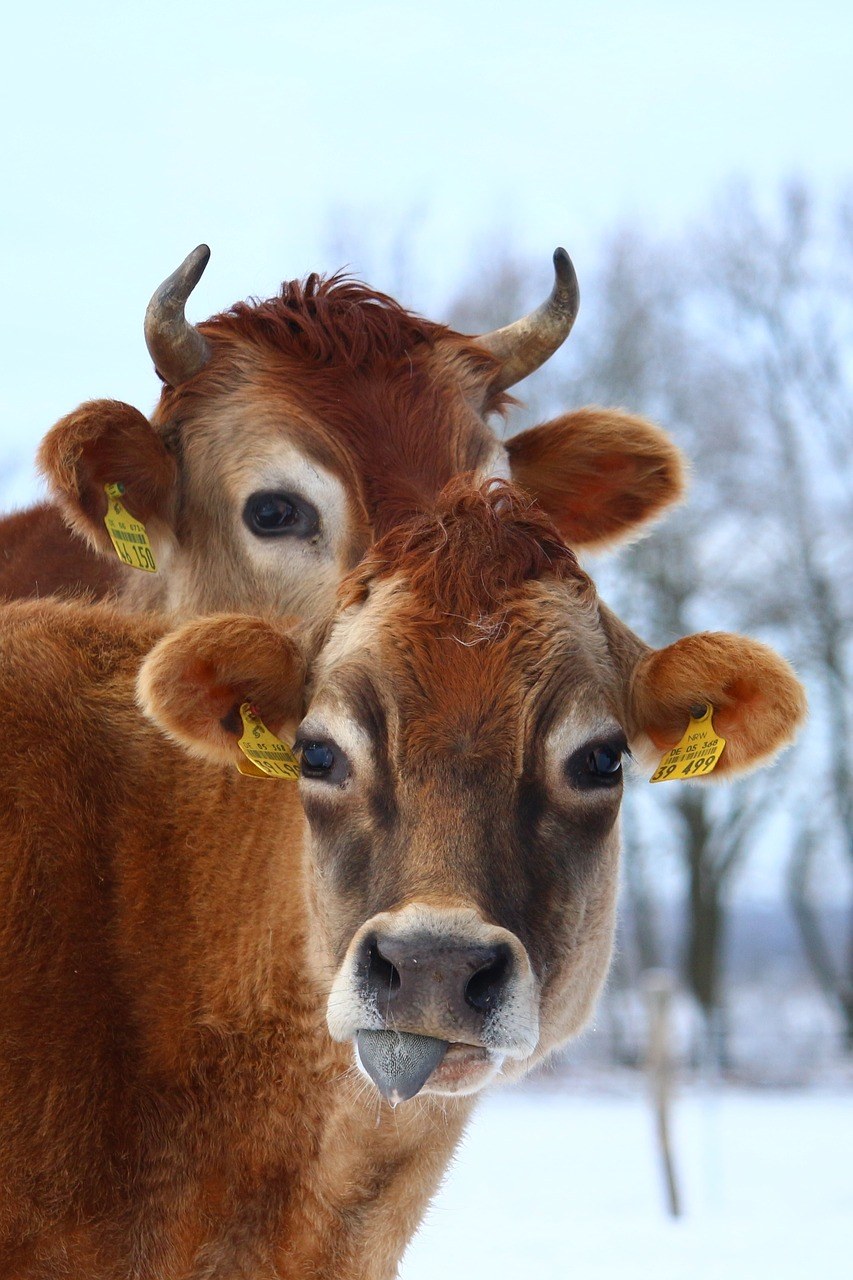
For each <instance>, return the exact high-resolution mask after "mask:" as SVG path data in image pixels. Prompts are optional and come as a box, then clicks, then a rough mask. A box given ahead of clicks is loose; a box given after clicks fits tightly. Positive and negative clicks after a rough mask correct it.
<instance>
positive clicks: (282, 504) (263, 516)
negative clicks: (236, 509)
mask: <svg viewBox="0 0 853 1280" xmlns="http://www.w3.org/2000/svg"><path fill="white" fill-rule="evenodd" d="M243 523H244V524H245V525H246V527H247V528H248V529H250V530H251V531H252V533H254V534H255V535H256V536H257V537H259V538H275V537H280V536H281V535H282V534H290V535H291V536H292V537H297V538H310V537H312V536H313V535H314V534H315V533H316V532H317V530H318V529H319V527H320V517H319V515H318V514H317V508H316V507H315V506H313V505H312V504H311V503H310V502H306V501H305V499H304V498H300V497H298V496H297V495H296V494H294V493H276V492H272V491H269V492H267V491H263V492H260V493H253V494H251V496H250V497H249V498H248V499H247V501H246V505H245V507H244V508H243Z"/></svg>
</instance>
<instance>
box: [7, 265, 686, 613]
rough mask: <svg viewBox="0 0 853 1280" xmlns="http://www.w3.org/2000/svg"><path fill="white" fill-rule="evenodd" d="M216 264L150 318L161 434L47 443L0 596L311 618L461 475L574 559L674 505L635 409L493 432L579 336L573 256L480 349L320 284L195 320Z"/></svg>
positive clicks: (678, 474)
mask: <svg viewBox="0 0 853 1280" xmlns="http://www.w3.org/2000/svg"><path fill="white" fill-rule="evenodd" d="M208 256H209V251H208V250H207V248H206V247H205V246H200V247H199V248H198V249H196V250H195V251H194V252H193V253H191V254H190V255H189V256H188V258H187V259H186V260H185V261H184V263H183V264H182V265H181V267H179V268H178V270H177V271H176V272H174V273H173V275H172V276H170V277H169V278H168V280H166V281H165V282H164V284H163V285H162V286H161V287H160V288H159V289H158V290H157V292H156V293H155V295H154V297H153V299H152V301H151V304H150V305H149V308H148V313H147V316H146V338H147V342H148V347H149V351H150V353H151V355H152V358H153V360H154V363H155V366H156V368H157V370H158V372H159V374H160V376H161V377H162V379H163V382H164V385H163V390H162V393H161V397H160V402H159V404H158V406H157V408H156V410H155V412H154V414H153V416H152V419H151V421H150V422H149V421H148V419H146V418H145V417H144V416H143V415H142V414H141V413H139V411H138V410H136V409H134V408H132V407H131V406H130V405H127V404H122V403H119V402H116V401H109V400H100V401H93V402H90V403H87V404H84V405H82V406H81V407H80V408H79V409H77V410H76V411H75V412H74V413H72V414H70V415H69V416H68V417H67V418H65V419H63V420H62V421H61V422H60V423H58V424H57V426H56V427H54V428H53V430H52V431H51V432H50V433H49V434H48V436H47V437H46V439H45V441H44V443H43V445H42V447H41V450H40V454H39V460H40V466H41V469H42V471H43V473H44V475H45V476H46V478H47V481H48V484H49V487H50V491H51V495H52V498H53V502H54V504H55V505H53V506H51V505H48V506H41V507H37V508H34V509H33V510H32V511H30V512H24V513H19V514H17V515H15V516H13V517H9V518H7V520H6V521H5V522H0V597H3V596H6V597H7V598H8V597H12V596H22V595H31V594H37V595H45V594H49V593H50V592H51V591H55V590H65V591H68V590H73V589H75V588H80V587H84V588H87V589H88V590H89V591H90V592H91V593H92V594H94V595H101V594H103V593H104V591H106V590H108V589H110V588H112V589H113V590H115V591H117V592H118V595H119V598H120V600H121V603H122V606H123V607H125V608H130V609H139V608H156V609H159V610H164V611H167V612H169V613H170V614H171V615H172V616H181V615H184V616H186V615H191V614H198V613H209V612H213V611H215V610H218V609H229V608H241V609H247V610H258V611H261V612H267V611H274V612H280V613H311V614H312V615H314V616H316V615H319V614H322V613H323V612H324V611H325V610H326V609H328V608H329V607H330V605H331V602H332V599H333V596H334V591H335V588H336V586H337V583H338V582H339V581H340V579H341V577H342V575H343V574H344V573H345V572H346V571H347V570H348V569H350V568H352V567H353V566H354V565H355V564H356V563H357V562H358V560H359V559H360V557H361V556H362V554H363V553H364V551H365V549H366V548H367V546H368V545H369V544H370V542H371V540H372V539H373V537H375V536H376V535H377V534H380V535H381V533H382V532H383V531H384V530H385V529H387V528H389V527H390V525H391V524H393V523H394V522H395V521H396V520H398V519H399V517H400V515H401V514H405V513H408V512H411V511H413V510H417V509H419V508H421V507H423V506H425V505H426V506H429V504H430V503H431V502H432V501H433V500H434V499H435V497H436V495H437V494H438V492H439V491H440V489H441V488H442V486H443V485H444V484H445V483H446V482H447V481H448V480H449V479H450V478H451V477H452V476H454V475H456V474H458V473H460V472H467V471H475V472H477V473H478V474H479V475H480V476H481V477H482V478H484V479H485V478H488V477H492V476H496V477H503V478H507V477H510V476H511V477H512V479H513V480H515V481H517V482H518V483H519V484H521V485H522V486H523V487H524V488H525V489H526V490H527V491H528V492H529V493H530V494H531V495H532V496H533V497H535V498H536V499H537V500H538V501H539V503H540V505H541V506H542V507H543V509H544V510H545V511H547V512H548V514H549V515H550V516H551V518H552V519H553V520H554V522H555V523H556V525H557V526H558V528H559V529H560V531H561V533H562V534H563V536H564V537H565V538H566V539H567V541H568V542H569V543H570V545H572V546H574V547H576V548H578V549H583V548H596V547H602V546H606V545H610V544H613V543H615V542H618V541H619V540H620V539H624V538H625V537H628V536H631V535H633V534H634V533H635V532H636V531H637V530H638V529H639V528H641V527H642V526H643V525H644V524H645V523H647V522H648V521H649V520H651V519H653V518H655V517H656V516H658V515H659V514H660V513H661V512H662V511H663V510H664V509H665V508H666V507H667V506H669V505H670V504H671V503H673V502H675V501H677V500H678V499H679V498H680V496H681V494H682V489H683V476H682V466H681V461H680V457H679V454H678V451H677V449H676V448H675V447H674V446H673V445H672V443H671V442H670V441H669V440H668V439H667V437H666V436H665V435H664V433H663V432H661V431H660V430H658V429H657V428H656V427H654V426H652V425H651V424H650V423H648V422H645V421H644V420H643V419H641V418H637V417H634V416H632V415H630V414H627V413H622V412H619V411H616V410H607V409H597V408H587V409H580V410H577V411H575V412H573V413H568V414H566V415H564V416H563V417H560V418H557V419H555V420H554V421H552V422H547V423H544V424H542V425H540V426H537V427H533V428H531V429H530V430H528V431H525V432H522V433H521V434H520V435H517V436H515V437H513V438H512V439H511V440H509V441H508V442H507V443H506V444H503V443H501V442H500V441H499V440H498V438H497V437H496V435H495V433H494V431H493V430H492V428H491V427H490V426H489V425H488V420H489V418H490V417H493V416H494V415H498V416H499V415H501V414H502V413H503V412H504V411H505V410H506V408H507V406H508V404H509V403H510V398H509V396H508V392H509V389H510V388H511V387H513V386H514V385H516V384H517V383H518V382H520V381H521V380H522V379H524V378H525V377H527V376H528V375H529V374H530V373H532V372H533V371H534V370H535V369H537V368H538V367H539V366H540V365H541V364H542V363H543V362H544V361H545V360H546V359H548V357H549V356H550V355H551V354H552V353H553V352H554V351H555V350H556V349H557V348H558V347H559V346H560V344H561V343H562V342H563V341H564V339H565V338H566V337H567V335H568V333H569V331H570V330H571V327H572V324H573V322H574V318H575V314H576V312H577V309H578V288H577V280H576V277H575V273H574V269H573V267H572V264H571V262H570V260H569V257H568V255H567V254H566V253H565V252H564V251H563V250H558V251H557V252H556V254H555V255H554V263H555V272H556V276H555V284H554V288H553V291H552V293H551V296H550V298H549V299H548V300H547V301H546V302H545V303H544V304H543V305H542V306H541V307H540V308H538V310H536V311H535V312H533V313H532V314H531V315H530V316H526V317H524V318H523V319H521V320H519V321H516V322H515V323H514V324H510V325H508V326H506V328H504V329H500V330H498V331H496V332H494V333H488V334H482V335H480V336H479V337H475V338H467V337H463V336H462V335H460V334H458V333H454V332H453V331H452V330H450V329H447V328H446V327H444V326H443V325H440V324H434V323H432V322H430V321H427V320H423V319H421V318H419V317H417V316H414V315H412V314H411V313H409V312H407V311H405V310H404V309H403V308H402V307H400V306H399V305H398V304H397V303H395V302H393V301H392V300H391V299H390V298H387V297H385V296H384V295H382V294H380V293H376V292H374V291H373V290H371V289H368V288H367V287H366V286H364V285H361V284H357V283H355V282H354V281H351V280H348V279H346V278H341V277H333V278H332V279H328V280H323V279H320V278H319V277H318V276H316V275H312V276H310V277H309V278H308V279H307V280H306V281H305V282H304V283H299V282H292V283H290V284H286V285H284V286H283V287H282V291H281V293H280V295H279V296H278V297H275V298H272V299H270V300H268V301H266V302H258V303H248V302H247V303H238V304H237V305H236V306H234V307H232V308H231V310H230V311H226V312H224V313H222V314H219V315H215V316H213V317H212V318H211V319H210V320H208V321H206V322H204V323H202V324H200V325H198V326H192V325H190V324H188V323H187V320H186V317H185V314H184V308H185V305H186V301H187V299H188V297H189V295H190V292H191V291H192V289H193V287H194V286H195V284H196V283H197V282H198V280H199V278H200V276H201V274H202V271H203V270H204V268H205V265H206V263H207V260H208ZM108 484H109V485H112V484H119V485H121V486H122V487H123V489H124V493H123V496H122V502H123V504H124V506H125V507H126V509H127V511H128V512H129V513H130V515H131V516H133V517H136V518H137V519H139V520H141V521H142V522H143V523H144V525H145V526H146V528H147V532H148V536H149V538H150V541H151V543H152V545H153V555H154V559H155V561H156V564H157V567H158V572H157V573H151V574H146V573H140V572H138V571H137V570H135V569H132V568H128V567H126V566H125V565H123V564H121V563H120V562H119V560H118V558H117V557H116V554H115V552H114V550H113V547H112V545H111V543H110V540H109V537H108V534H107V531H106V529H105V527H104V515H105V513H106V510H107V495H106V492H105V485H108ZM57 509H58V510H57ZM58 512H61V513H62V516H63V517H64V519H65V521H66V522H67V524H68V525H69V527H70V529H72V530H74V531H75V533H76V534H79V535H81V536H80V537H79V538H77V537H74V536H73V534H71V533H65V531H64V530H63V529H62V527H61V524H60V519H59V514H58ZM83 539H85V541H83Z"/></svg>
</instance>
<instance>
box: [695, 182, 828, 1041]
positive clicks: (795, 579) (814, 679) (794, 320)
mask: <svg viewBox="0 0 853 1280" xmlns="http://www.w3.org/2000/svg"><path fill="white" fill-rule="evenodd" d="M720 223H721V226H722V227H723V229H722V230H717V231H716V232H715V234H714V235H713V236H711V237H709V238H708V244H709V245H710V246H711V251H712V253H713V257H714V259H715V261H716V263H717V264H718V268H719V270H718V273H717V275H716V279H715V282H714V285H715V289H716V292H717V294H718V296H719V297H720V299H721V301H722V303H723V306H724V312H723V315H724V317H725V321H726V324H727V326H728V329H729V333H730V335H731V337H732V338H733V339H736V340H737V341H738V342H739V343H740V344H741V347H740V349H741V351H742V352H743V353H745V357H744V356H743V355H742V356H741V359H742V360H744V358H745V362H746V363H748V368H749V371H750V376H751V384H752V403H753V407H754V411H755V413H756V415H757V416H758V417H759V418H760V421H761V423H762V425H763V428H764V432H765V434H766V436H767V437H768V438H769V439H771V440H772V441H773V444H774V455H775V456H774V459H773V469H774V470H775V476H774V475H773V474H772V473H770V474H769V475H768V479H769V480H770V484H771V487H772V491H773V492H775V493H776V494H777V495H778V500H779V502H780V504H782V505H783V509H784V520H783V521H782V522H781V527H780V529H779V530H778V534H779V541H778V544H777V557H776V558H777V580H776V582H775V583H774V589H773V592H772V600H768V599H762V598H760V597H759V598H758V599H757V600H756V601H755V604H756V605H757V607H758V610H759V611H763V612H764V615H765V618H771V619H772V618H773V617H774V615H776V616H777V617H778V615H779V614H780V613H781V614H783V615H784V616H785V617H786V618H787V619H788V620H790V619H791V618H792V617H796V618H798V626H797V627H796V628H794V629H793V632H792V640H793V641H794V643H795V645H796V657H797V660H798V663H799V664H800V666H801V669H802V670H803V671H804V672H805V673H806V674H807V676H808V679H809V683H810V687H811V692H812V700H813V704H814V708H813V709H814V713H815V721H816V724H817V725H818V727H819V732H817V733H813V734H812V735H811V739H810V742H809V751H808V755H806V753H805V752H801V753H800V758H801V761H802V773H801V776H802V778H803V780H804V783H805V788H806V792H805V795H804V803H803V808H802V811H801V814H800V821H799V823H798V829H797V833H796V838H795V841H794V845H793V850H792V854H791V866H790V874H789V879H788V884H789V892H790V897H791V902H792V906H793V910H794V913H795V916H796V919H797V921H798V924H799V926H800V932H801V937H802V940H803V944H804V948H805V951H806V954H807V956H808V958H809V961H810V963H811V965H812V968H813V971H814V973H815V975H816V977H817V979H818V981H819V982H820V985H821V987H822V988H823V990H824V991H825V992H826V993H827V995H828V996H829V997H830V998H831V999H832V1000H833V1001H834V1002H835V1003H836V1005H837V1007H838V1008H839V1009H840V1011H841V1013H842V1015H843V1017H844V1022H845V1029H846V1038H847V1043H848V1046H849V1047H850V1048H853V914H851V927H850V931H849V941H848V946H847V952H846V955H845V956H843V957H841V958H837V957H836V956H835V955H834V954H833V950H832V947H831V946H830V944H829V942H828V940H827V939H826V937H825V936H824V933H823V929H822V924H821V919H820V911H819V908H818V906H817V905H816V903H815V901H814V898H813V889H814V880H815V871H816V866H817V855H818V853H819V851H821V850H825V849H826V848H827V847H828V846H829V847H831V848H834V849H836V850H838V851H839V852H840V853H841V855H842V857H844V858H845V860H846V863H847V867H848V872H849V876H850V877H851V878H853V651H852V650H851V621H853V377H851V365H853V346H851V341H850V340H851V337H853V289H851V285H853V201H851V200H850V199H847V200H842V201H841V202H840V203H839V205H838V207H837V209H836V211H835V214H834V216H831V217H830V218H829V219H825V220H824V221H823V223H822V222H821V218H820V216H819V215H818V213H817V212H816V210H815V207H814V202H813V200H812V198H811V197H810V195H809V192H808V191H807V189H806V188H805V186H804V185H803V184H802V183H791V184H790V185H789V186H788V188H787V189H786V191H785V192H784V193H783V195H782V199H781V200H780V202H779V205H778V208H777V209H775V210H774V211H772V212H771V213H769V214H766V213H765V214H762V212H761V211H760V210H759V209H758V207H757V205H756V202H755V201H754V200H753V199H752V198H750V196H749V195H748V193H745V192H743V191H737V192H735V193H733V194H732V195H731V196H730V198H729V200H728V203H727V207H726V214H725V218H724V219H721V220H720ZM768 471H769V468H768ZM851 887H853V886H851ZM851 911H852V912H853V901H851Z"/></svg>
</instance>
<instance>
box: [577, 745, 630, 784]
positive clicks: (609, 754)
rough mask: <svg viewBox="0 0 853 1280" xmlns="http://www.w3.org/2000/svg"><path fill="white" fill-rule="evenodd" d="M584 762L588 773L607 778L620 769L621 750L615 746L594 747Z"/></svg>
mask: <svg viewBox="0 0 853 1280" xmlns="http://www.w3.org/2000/svg"><path fill="white" fill-rule="evenodd" d="M586 763H587V768H588V769H589V771H590V773H592V774H595V776H596V777H597V778H604V779H609V778H611V777H613V775H614V774H617V773H621V771H622V752H621V751H617V750H616V748H615V747H595V748H594V749H593V750H592V751H590V753H589V756H588V757H587V762H586Z"/></svg>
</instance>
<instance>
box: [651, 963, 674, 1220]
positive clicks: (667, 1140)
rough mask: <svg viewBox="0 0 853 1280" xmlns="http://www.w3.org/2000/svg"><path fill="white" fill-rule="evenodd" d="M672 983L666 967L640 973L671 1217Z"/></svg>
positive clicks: (659, 1143) (661, 1151)
mask: <svg viewBox="0 0 853 1280" xmlns="http://www.w3.org/2000/svg"><path fill="white" fill-rule="evenodd" d="M673 989H674V982H673V978H672V974H671V973H669V972H668V971H667V970H666V969H648V970H646V972H645V973H644V974H643V990H644V992H645V997H646V1009H647V1013H648V1028H649V1035H648V1046H647V1050H646V1070H647V1072H648V1076H649V1088H650V1093H651V1099H652V1106H653V1109H654V1118H655V1133H656V1135H657V1143H658V1150H659V1152H660V1159H661V1165H662V1167H663V1173H664V1182H665V1185H666V1197H667V1209H668V1211H669V1213H670V1215H671V1216H672V1217H673V1218H677V1217H679V1216H680V1214H681V1196H680V1193H679V1189H678V1180H677V1178H676V1174H675V1161H674V1159H673V1154H672V1135H671V1132H670V1108H671V1102H672V1078H673V1057H672V1038H671V1021H672V1017H671V1015H672V995H673Z"/></svg>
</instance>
